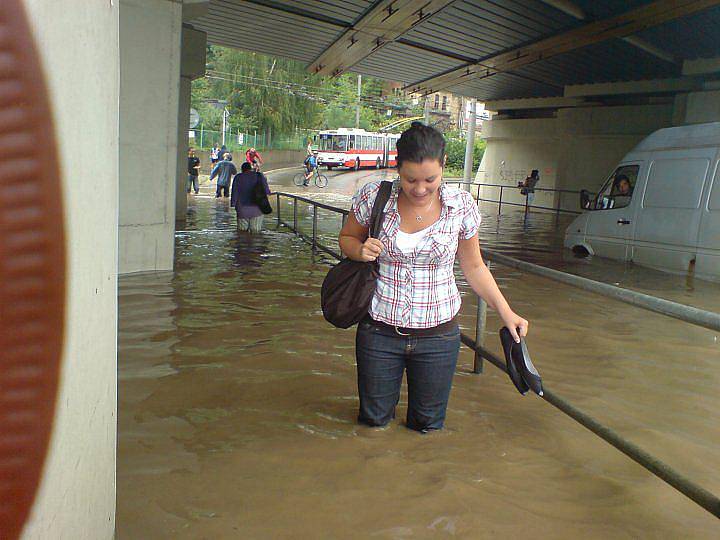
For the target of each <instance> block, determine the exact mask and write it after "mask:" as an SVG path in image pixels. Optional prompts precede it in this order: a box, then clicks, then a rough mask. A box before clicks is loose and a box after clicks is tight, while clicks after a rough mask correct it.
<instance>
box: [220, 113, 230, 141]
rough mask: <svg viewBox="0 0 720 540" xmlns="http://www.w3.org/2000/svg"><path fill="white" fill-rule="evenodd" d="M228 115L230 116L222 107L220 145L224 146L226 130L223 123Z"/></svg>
mask: <svg viewBox="0 0 720 540" xmlns="http://www.w3.org/2000/svg"><path fill="white" fill-rule="evenodd" d="M229 114H230V112H229V111H228V110H227V109H225V108H224V107H223V115H222V116H223V122H222V144H225V130H226V127H225V122H226V118H227V117H228V115H229Z"/></svg>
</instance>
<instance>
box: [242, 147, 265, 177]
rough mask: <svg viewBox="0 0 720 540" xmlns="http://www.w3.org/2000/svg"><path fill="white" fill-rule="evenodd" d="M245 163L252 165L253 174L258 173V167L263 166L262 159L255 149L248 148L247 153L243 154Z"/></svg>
mask: <svg viewBox="0 0 720 540" xmlns="http://www.w3.org/2000/svg"><path fill="white" fill-rule="evenodd" d="M245 161H247V162H248V163H249V164H250V165H252V167H253V170H254V171H255V172H259V171H260V165H262V164H263V158H262V156H261V155H260V152H258V151H257V150H255V148H250V149H249V150H248V151H247V152H245Z"/></svg>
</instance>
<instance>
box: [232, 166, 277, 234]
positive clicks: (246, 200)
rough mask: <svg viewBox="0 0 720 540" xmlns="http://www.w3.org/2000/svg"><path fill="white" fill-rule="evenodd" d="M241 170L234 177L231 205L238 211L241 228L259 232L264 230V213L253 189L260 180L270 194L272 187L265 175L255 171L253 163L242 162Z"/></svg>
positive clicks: (239, 226)
mask: <svg viewBox="0 0 720 540" xmlns="http://www.w3.org/2000/svg"><path fill="white" fill-rule="evenodd" d="M240 171H241V172H240V174H238V175H236V176H235V178H233V182H232V192H231V197H230V206H232V207H233V208H234V209H235V212H237V226H238V229H239V230H241V231H249V232H254V233H258V232H260V231H261V230H262V224H263V213H262V212H261V211H260V208H259V207H258V205H257V204H255V200H254V197H253V191H254V190H255V186H256V185H257V183H258V182H260V183H261V185H262V187H263V189H264V190H265V193H267V194H268V195H270V188H269V187H268V183H267V179H266V178H265V175H264V174H262V173H256V172H254V171H253V170H252V165H251V164H250V163H248V162H247V161H246V162H245V163H243V164H242V166H241V167H240Z"/></svg>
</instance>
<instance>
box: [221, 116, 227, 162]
mask: <svg viewBox="0 0 720 540" xmlns="http://www.w3.org/2000/svg"><path fill="white" fill-rule="evenodd" d="M226 113H227V109H223V114H222V117H223V121H222V143H223V144H225V129H226V128H225V118H226V117H225V114H226ZM221 161H222V160H221Z"/></svg>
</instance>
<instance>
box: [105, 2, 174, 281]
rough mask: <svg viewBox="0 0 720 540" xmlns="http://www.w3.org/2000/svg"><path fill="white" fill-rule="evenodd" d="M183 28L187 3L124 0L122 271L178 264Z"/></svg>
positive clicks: (121, 175)
mask: <svg viewBox="0 0 720 540" xmlns="http://www.w3.org/2000/svg"><path fill="white" fill-rule="evenodd" d="M116 4H117V2H116ZM181 29H182V4H181V3H175V2H171V1H168V0H120V155H121V159H120V255H119V258H120V260H119V264H120V273H127V272H138V271H145V270H170V269H172V266H173V252H174V241H175V239H174V232H175V204H176V200H175V188H176V183H177V162H178V142H177V141H178V110H179V93H180V89H179V87H180V84H179V83H180V39H181Z"/></svg>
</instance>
